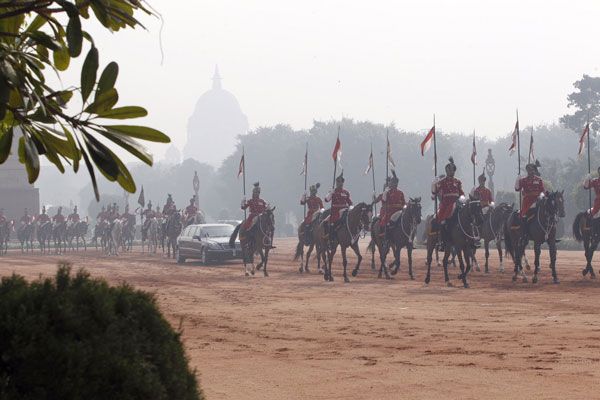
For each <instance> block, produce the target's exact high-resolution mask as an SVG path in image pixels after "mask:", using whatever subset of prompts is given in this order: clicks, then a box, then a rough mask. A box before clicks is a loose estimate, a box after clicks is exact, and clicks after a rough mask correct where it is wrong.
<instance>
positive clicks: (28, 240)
mask: <svg viewBox="0 0 600 400" xmlns="http://www.w3.org/2000/svg"><path fill="white" fill-rule="evenodd" d="M35 228H36V226H35V224H34V223H33V222H29V223H27V224H21V225H20V226H19V229H18V230H17V238H18V239H19V242H21V253H22V252H25V251H27V252H29V251H33V239H34V237H35Z"/></svg>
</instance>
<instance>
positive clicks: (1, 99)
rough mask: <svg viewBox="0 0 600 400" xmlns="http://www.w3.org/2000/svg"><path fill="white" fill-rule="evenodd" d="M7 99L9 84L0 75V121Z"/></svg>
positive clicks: (8, 96) (4, 111)
mask: <svg viewBox="0 0 600 400" xmlns="http://www.w3.org/2000/svg"><path fill="white" fill-rule="evenodd" d="M8 99H10V86H8V83H7V82H6V80H4V78H2V77H0V121H2V120H3V119H4V117H5V115H6V103H8ZM0 151H1V150H0Z"/></svg>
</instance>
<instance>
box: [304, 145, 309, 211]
mask: <svg viewBox="0 0 600 400" xmlns="http://www.w3.org/2000/svg"><path fill="white" fill-rule="evenodd" d="M307 184H308V142H306V151H305V152H304V194H305V195H306V185H307ZM304 218H306V200H305V201H304Z"/></svg>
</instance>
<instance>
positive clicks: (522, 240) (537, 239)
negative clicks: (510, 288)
mask: <svg viewBox="0 0 600 400" xmlns="http://www.w3.org/2000/svg"><path fill="white" fill-rule="evenodd" d="M535 204H536V207H535V209H534V212H533V214H530V215H529V218H527V219H526V220H525V221H524V222H522V221H519V220H516V218H517V216H516V215H515V214H513V215H511V217H510V218H509V220H508V222H507V224H506V227H505V229H504V242H505V244H506V249H507V250H508V252H509V253H510V255H511V257H512V259H513V262H514V264H515V269H514V275H513V278H512V279H513V282H515V281H516V280H517V276H518V275H519V274H521V276H522V279H523V282H527V275H525V272H524V271H523V267H522V266H521V260H522V258H523V256H524V254H525V247H526V246H527V244H529V241H530V240H533V251H534V255H535V260H534V265H535V268H534V270H533V278H532V280H531V281H532V282H533V283H537V281H538V272H539V270H540V253H541V247H542V243H544V242H546V243H548V250H549V252H550V269H551V271H552V282H553V283H559V280H558V276H557V274H556V225H557V223H558V218H559V217H564V216H565V205H564V200H563V192H558V191H557V192H550V193H547V194H546V196H544V197H542V198H540V199H539V200H537V201H536V203H535Z"/></svg>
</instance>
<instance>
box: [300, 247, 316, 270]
mask: <svg viewBox="0 0 600 400" xmlns="http://www.w3.org/2000/svg"><path fill="white" fill-rule="evenodd" d="M314 248H315V244H314V243H311V244H310V246H308V250H307V251H306V264H304V272H306V273H309V272H310V271H309V270H308V261H309V260H310V255H311V254H312V252H313V249H314ZM302 258H304V249H302ZM300 261H302V259H301V260H300ZM300 268H302V264H301V265H300Z"/></svg>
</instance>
